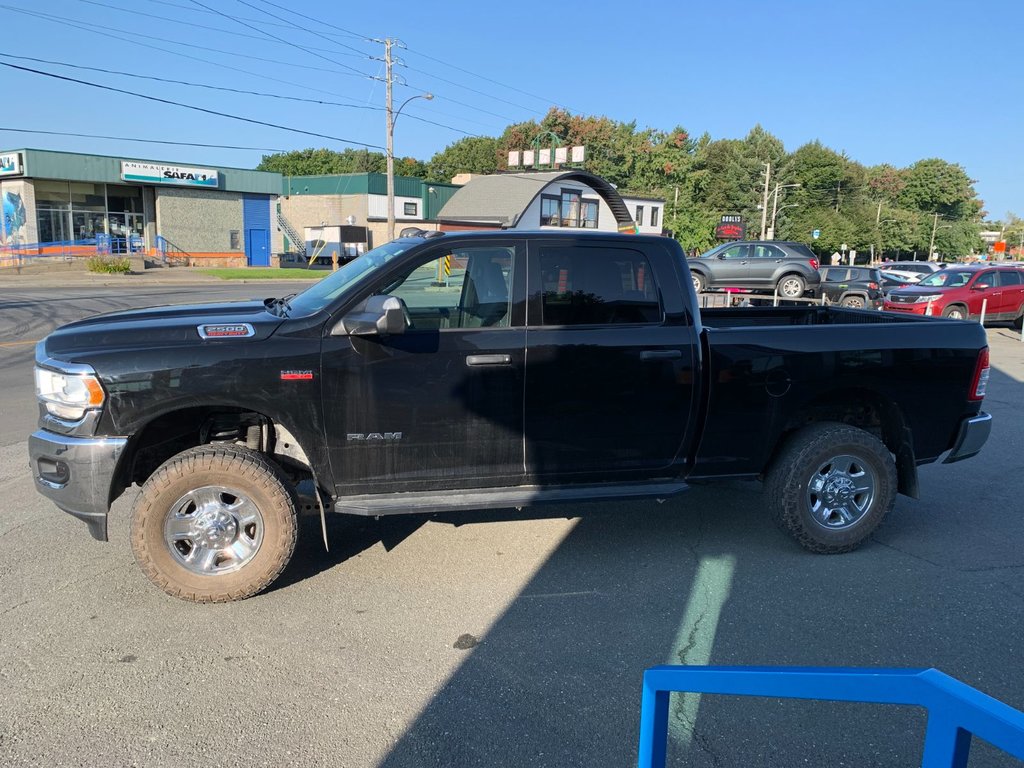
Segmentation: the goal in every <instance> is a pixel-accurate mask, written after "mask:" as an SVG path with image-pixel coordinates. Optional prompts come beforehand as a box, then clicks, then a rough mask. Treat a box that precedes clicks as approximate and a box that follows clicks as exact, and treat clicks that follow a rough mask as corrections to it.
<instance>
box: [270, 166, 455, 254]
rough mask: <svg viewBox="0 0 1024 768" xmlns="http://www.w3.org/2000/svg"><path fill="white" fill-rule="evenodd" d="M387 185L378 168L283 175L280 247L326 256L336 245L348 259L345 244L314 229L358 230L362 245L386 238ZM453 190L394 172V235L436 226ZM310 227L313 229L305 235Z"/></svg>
mask: <svg viewBox="0 0 1024 768" xmlns="http://www.w3.org/2000/svg"><path fill="white" fill-rule="evenodd" d="M387 184H388V181H387V176H385V175H384V174H383V173H342V174H335V175H331V176H285V177H284V179H283V184H282V187H281V200H280V204H279V206H278V208H279V218H278V224H279V225H280V227H281V229H282V230H283V231H284V233H285V237H286V238H287V241H286V243H285V248H284V250H285V252H288V253H290V254H296V253H298V254H299V255H300V257H301V254H303V253H305V252H307V251H308V255H313V254H314V253H315V252H316V251H317V250H318V249H319V250H322V252H323V253H324V255H325V256H326V255H329V254H330V253H331V252H332V250H336V251H338V252H339V256H340V257H341V258H342V259H343V260H344V259H345V258H350V257H351V256H352V254H351V253H346V250H347V248H346V243H344V242H343V243H341V244H340V246H339V244H337V243H334V242H333V241H332V237H333V236H326V237H325V238H321V237H320V236H319V235H318V234H316V233H317V232H320V231H330V232H334V231H336V230H338V229H343V228H345V227H348V228H352V227H358V228H359V229H360V230H362V232H363V235H362V236H363V237H364V238H365V239H364V240H363V241H362V245H363V247H364V248H365V249H369V248H375V247H376V246H378V245H380V244H381V243H385V242H387V239H388V238H387V221H388V198H387ZM458 189H459V186H458V185H457V184H442V183H435V182H428V181H424V180H423V179H419V178H415V177H411V176H396V177H395V232H396V234H397V233H400V232H401V231H402V230H403V229H406V228H409V227H416V228H418V229H426V230H431V229H437V214H438V212H439V211H440V210H441V208H442V207H443V206H444V204H445V203H447V202H448V200H449V199H450V198H451V197H452V195H454V194H455V193H456V192H457V191H458ZM311 231H312V232H314V234H312V235H311V234H310V233H311ZM351 236H354V235H350V237H351ZM311 237H312V240H311V239H310V238H311ZM317 242H323V243H324V244H325V247H323V248H319V247H318V246H317V245H316V243H317ZM347 245H348V246H355V245H357V243H353V242H348V243H347ZM339 248H340V250H339Z"/></svg>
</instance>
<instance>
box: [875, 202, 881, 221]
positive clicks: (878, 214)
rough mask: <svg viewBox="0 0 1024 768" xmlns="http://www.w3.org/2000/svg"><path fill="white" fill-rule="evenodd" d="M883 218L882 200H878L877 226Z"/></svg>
mask: <svg viewBox="0 0 1024 768" xmlns="http://www.w3.org/2000/svg"><path fill="white" fill-rule="evenodd" d="M881 218H882V201H881V200H879V201H878V213H876V214H875V226H876V227H877V226H878V222H879V220H880V219H881Z"/></svg>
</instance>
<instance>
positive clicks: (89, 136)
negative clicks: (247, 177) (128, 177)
mask: <svg viewBox="0 0 1024 768" xmlns="http://www.w3.org/2000/svg"><path fill="white" fill-rule="evenodd" d="M0 131H5V132H7V133H37V134H40V135H44V136H74V137H75V138H79V139H107V140H109V141H135V142H139V143H141V144H172V145H174V146H178V147H205V148H208V149H239V150H246V151H249V152H288V151H289V150H287V149H278V148H277V147H239V146H236V145H234V144H202V143H199V142H195V141H168V140H164V139H134V138H130V137H128V136H105V135H103V134H98V133H70V132H68V131H41V130H36V129H34V128H7V127H0Z"/></svg>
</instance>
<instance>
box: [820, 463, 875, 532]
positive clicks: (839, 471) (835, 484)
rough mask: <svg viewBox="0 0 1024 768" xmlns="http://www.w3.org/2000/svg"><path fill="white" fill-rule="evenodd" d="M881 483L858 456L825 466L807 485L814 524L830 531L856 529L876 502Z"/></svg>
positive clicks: (823, 465)
mask: <svg viewBox="0 0 1024 768" xmlns="http://www.w3.org/2000/svg"><path fill="white" fill-rule="evenodd" d="M877 485H878V483H877V480H876V478H875V474H874V472H873V471H872V470H871V469H870V467H868V465H867V463H866V462H865V461H864V460H863V459H860V458H858V457H856V456H849V455H842V456H834V457H832V458H831V459H828V460H827V461H824V462H822V463H821V464H820V465H819V466H818V468H817V470H816V471H815V472H814V474H813V475H812V476H811V481H810V482H809V483H808V484H807V505H808V508H809V509H810V511H811V517H812V518H813V519H814V521H815V522H816V523H817V524H818V525H820V526H822V527H823V528H828V529H829V530H833V531H835V530H842V529H844V528H849V527H851V526H853V525H856V524H857V523H858V522H859V521H860V520H861V518H863V517H864V515H866V514H867V513H868V510H870V509H871V505H872V503H873V502H874V500H875V494H876V488H877Z"/></svg>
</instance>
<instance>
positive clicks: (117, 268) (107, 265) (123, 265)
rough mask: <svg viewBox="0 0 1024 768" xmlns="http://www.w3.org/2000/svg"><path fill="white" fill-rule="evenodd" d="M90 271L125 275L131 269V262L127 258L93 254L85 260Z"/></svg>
mask: <svg viewBox="0 0 1024 768" xmlns="http://www.w3.org/2000/svg"><path fill="white" fill-rule="evenodd" d="M87 266H88V268H89V271H90V272H100V273H102V274H106V275H127V274H128V273H129V272H131V271H132V263H131V261H129V260H128V259H127V258H123V259H108V258H107V257H106V256H93V257H92V258H90V259H89V261H88V262H87Z"/></svg>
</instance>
